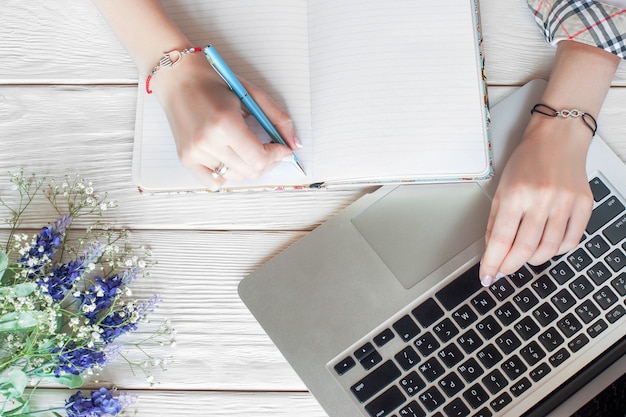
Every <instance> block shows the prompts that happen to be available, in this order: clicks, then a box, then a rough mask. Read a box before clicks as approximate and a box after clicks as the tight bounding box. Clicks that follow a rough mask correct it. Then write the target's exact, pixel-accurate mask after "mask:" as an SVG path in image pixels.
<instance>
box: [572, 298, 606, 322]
mask: <svg viewBox="0 0 626 417" xmlns="http://www.w3.org/2000/svg"><path fill="white" fill-rule="evenodd" d="M575 311H576V314H577V315H578V317H580V319H581V320H582V321H583V322H584V323H585V324H587V323H590V322H591V321H592V320H593V319H595V318H596V317H598V316H600V310H598V307H596V306H595V305H594V304H593V303H592V302H591V300H586V301H584V302H583V303H582V304H581V305H579V306H578V307H576V310H575Z"/></svg>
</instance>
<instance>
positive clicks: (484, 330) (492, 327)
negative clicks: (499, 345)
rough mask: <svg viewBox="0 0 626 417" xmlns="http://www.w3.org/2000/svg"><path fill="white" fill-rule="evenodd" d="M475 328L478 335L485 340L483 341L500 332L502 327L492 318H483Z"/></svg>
mask: <svg viewBox="0 0 626 417" xmlns="http://www.w3.org/2000/svg"><path fill="white" fill-rule="evenodd" d="M476 328H477V329H478V331H479V332H480V334H481V335H482V336H483V337H484V338H485V340H489V339H491V338H492V337H494V336H495V335H497V334H498V333H500V330H502V326H500V323H498V322H497V321H496V318H495V317H493V316H487V317H485V318H484V319H483V320H482V321H481V322H479V323H478V324H477V325H476Z"/></svg>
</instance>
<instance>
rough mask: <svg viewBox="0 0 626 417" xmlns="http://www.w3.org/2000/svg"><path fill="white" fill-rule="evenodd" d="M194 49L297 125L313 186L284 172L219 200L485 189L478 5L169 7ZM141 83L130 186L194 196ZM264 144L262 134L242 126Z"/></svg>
mask: <svg viewBox="0 0 626 417" xmlns="http://www.w3.org/2000/svg"><path fill="white" fill-rule="evenodd" d="M163 4H164V6H165V7H166V9H167V11H168V13H169V14H170V15H171V16H172V18H173V19H174V20H175V21H176V22H177V23H178V24H179V25H180V27H181V28H183V30H184V31H185V33H186V34H187V36H188V37H189V38H190V39H191V40H192V42H193V43H194V44H195V45H197V46H201V47H203V46H206V45H207V44H209V43H211V44H213V45H215V46H216V48H217V49H218V50H219V51H220V54H221V55H222V57H223V58H224V59H225V60H226V62H228V64H229V66H230V67H231V68H232V69H233V70H234V71H235V72H236V73H237V75H239V76H241V77H244V78H246V79H247V80H249V81H251V82H253V83H254V84H256V85H258V86H259V87H261V88H263V89H264V90H265V91H266V92H267V93H268V94H269V95H270V96H271V97H272V98H273V99H274V100H275V101H277V102H278V103H279V104H280V105H281V106H282V107H283V108H284V109H285V110H286V111H287V112H288V113H289V114H290V115H291V117H292V118H293V120H294V122H295V125H296V129H297V132H298V136H299V137H300V139H301V141H302V143H303V145H304V148H303V149H302V150H299V151H297V155H298V158H299V159H300V161H301V163H302V165H303V167H304V169H305V171H306V172H307V175H303V174H302V173H300V172H299V171H298V170H297V169H296V168H295V167H294V166H293V164H291V163H289V162H284V163H282V164H281V165H280V166H279V167H278V168H276V169H274V170H273V171H272V172H270V173H269V174H266V175H264V176H263V177H261V178H259V179H258V180H256V181H251V182H246V183H227V184H226V185H225V188H246V189H249V188H254V187H261V188H266V189H267V188H269V189H274V188H284V187H302V186H305V187H306V186H310V185H311V184H315V185H317V186H319V184H320V183H323V184H325V185H329V186H330V185H345V184H354V183H360V182H365V183H384V182H401V181H402V182H407V181H439V180H446V181H455V180H462V179H483V178H488V177H489V176H490V174H491V166H490V154H489V135H488V109H487V98H486V88H485V82H484V77H483V60H482V53H481V42H480V39H481V35H480V30H479V15H478V5H477V2H476V0H445V1H440V2H420V3H416V2H415V1H412V0H390V1H385V2H378V1H362V0H342V1H341V2H338V1H336V0H315V1H305V0H264V1H258V0H213V1H200V0H164V1H163ZM143 90H144V89H143V85H142V84H141V83H140V86H139V94H138V106H137V123H136V137H135V149H134V158H133V176H134V180H135V182H136V183H137V184H138V185H139V186H140V188H141V189H143V190H145V191H177V190H200V189H202V185H201V184H200V183H199V182H198V181H197V180H195V178H194V177H193V176H192V175H191V174H190V173H189V172H188V171H187V170H186V169H185V168H184V167H183V166H182V164H181V163H180V162H179V161H178V159H177V156H176V150H175V144H174V140H173V138H172V134H171V131H170V128H169V125H168V123H167V119H166V117H165V114H164V112H163V111H162V109H161V107H160V105H159V103H158V102H157V100H156V98H155V97H154V96H153V95H147V94H146V93H145V91H143ZM249 125H250V127H251V129H252V130H253V131H254V132H255V133H257V135H258V136H259V138H260V139H261V140H264V141H268V140H269V139H268V137H267V135H266V134H265V132H263V131H262V129H261V128H260V127H258V125H257V124H256V121H255V120H254V119H252V118H250V121H249Z"/></svg>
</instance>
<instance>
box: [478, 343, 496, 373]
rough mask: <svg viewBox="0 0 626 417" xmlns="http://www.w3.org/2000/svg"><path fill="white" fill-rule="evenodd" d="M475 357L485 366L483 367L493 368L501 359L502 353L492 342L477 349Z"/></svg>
mask: <svg viewBox="0 0 626 417" xmlns="http://www.w3.org/2000/svg"><path fill="white" fill-rule="evenodd" d="M476 357H478V359H479V360H480V362H481V363H482V364H483V365H484V366H485V368H487V369H489V368H493V367H494V366H495V365H497V364H498V362H500V361H501V360H502V354H501V353H500V351H499V350H498V349H496V347H495V346H494V345H492V344H489V345H487V346H485V347H483V348H482V349H481V350H479V351H478V353H477V354H476Z"/></svg>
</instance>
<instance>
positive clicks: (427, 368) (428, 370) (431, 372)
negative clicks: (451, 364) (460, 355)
mask: <svg viewBox="0 0 626 417" xmlns="http://www.w3.org/2000/svg"><path fill="white" fill-rule="evenodd" d="M419 370H420V372H421V373H422V375H424V378H426V379H427V380H428V382H433V381H434V380H436V379H437V378H439V377H440V376H441V375H443V374H444V372H445V369H444V367H443V366H441V364H440V363H439V361H438V360H437V358H435V357H433V358H430V359H428V360H427V361H426V362H424V363H422V364H421V365H420V366H419Z"/></svg>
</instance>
